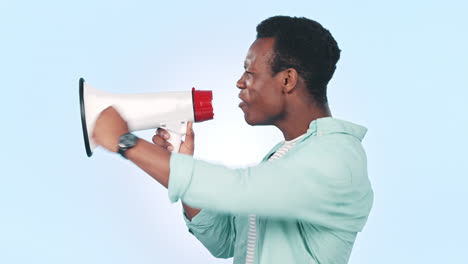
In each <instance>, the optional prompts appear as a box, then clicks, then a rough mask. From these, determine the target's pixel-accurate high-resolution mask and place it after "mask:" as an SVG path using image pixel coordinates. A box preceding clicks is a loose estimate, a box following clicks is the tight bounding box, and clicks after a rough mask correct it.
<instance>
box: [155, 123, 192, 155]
mask: <svg viewBox="0 0 468 264" xmlns="http://www.w3.org/2000/svg"><path fill="white" fill-rule="evenodd" d="M192 126H193V122H187V134H186V135H185V141H182V143H181V144H180V148H179V153H182V154H187V155H191V156H193V152H194V150H195V144H194V141H195V133H194V132H193V129H192ZM170 136H171V135H170V134H169V132H167V130H165V129H162V128H158V130H157V131H156V134H155V135H154V136H153V143H154V144H156V145H158V146H160V147H162V148H164V149H167V150H169V151H172V150H173V147H172V144H171V143H169V142H167V140H168V139H169V137H170Z"/></svg>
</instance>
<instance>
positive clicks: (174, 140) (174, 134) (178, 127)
mask: <svg viewBox="0 0 468 264" xmlns="http://www.w3.org/2000/svg"><path fill="white" fill-rule="evenodd" d="M161 127H162V128H164V129H166V130H167V132H169V134H170V136H169V139H168V140H167V141H168V142H169V143H171V145H172V147H173V149H172V152H175V153H177V152H179V148H180V144H181V143H182V137H183V136H184V135H185V134H187V122H185V121H180V122H172V121H171V122H168V123H166V124H163V125H161Z"/></svg>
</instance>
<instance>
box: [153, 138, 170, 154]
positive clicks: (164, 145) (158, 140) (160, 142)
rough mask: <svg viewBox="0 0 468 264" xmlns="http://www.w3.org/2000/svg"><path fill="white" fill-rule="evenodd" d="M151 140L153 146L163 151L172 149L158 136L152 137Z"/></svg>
mask: <svg viewBox="0 0 468 264" xmlns="http://www.w3.org/2000/svg"><path fill="white" fill-rule="evenodd" d="M152 140H153V143H154V144H156V145H158V146H160V147H161V148H165V149H168V150H171V149H172V144H171V143H169V142H167V140H165V139H163V138H162V137H161V136H159V135H154V136H153V138H152Z"/></svg>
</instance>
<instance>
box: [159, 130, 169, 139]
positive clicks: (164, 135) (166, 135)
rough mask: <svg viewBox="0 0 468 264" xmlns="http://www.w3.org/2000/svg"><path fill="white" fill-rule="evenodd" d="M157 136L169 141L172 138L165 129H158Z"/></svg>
mask: <svg viewBox="0 0 468 264" xmlns="http://www.w3.org/2000/svg"><path fill="white" fill-rule="evenodd" d="M156 134H157V135H159V136H160V137H162V138H164V139H169V137H170V136H171V135H170V134H169V132H167V130H166V129H164V128H158V130H156Z"/></svg>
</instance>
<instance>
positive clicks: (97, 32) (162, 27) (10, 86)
mask: <svg viewBox="0 0 468 264" xmlns="http://www.w3.org/2000/svg"><path fill="white" fill-rule="evenodd" d="M409 2H410V1H379V3H377V1H341V2H340V1H281V2H280V1H277V2H276V1H265V2H259V1H233V2H223V1H187V2H182V1H164V2H163V1H118V0H114V1H87V0H86V1H85V0H82V1H13V0H11V1H9V0H0V76H1V80H0V82H1V85H0V87H1V103H0V107H1V109H0V110H1V124H2V129H1V142H0V146H1V151H0V153H1V154H0V155H1V159H0V160H1V170H0V263H8V264H10V263H15V264H16V263H44V264H45V263H47V264H56V263H57V264H58V263H67V264H71V263H77V264H78V263H80V264H81V263H88V264H94V263H96V264H97V263H99V264H102V263H112V264H121V263H122V264H124V263H125V264H128V263H141V264H144V263H194V264H197V263H200V264H201V263H232V259H230V260H221V259H215V258H213V257H212V256H211V255H210V254H209V252H208V251H207V250H206V249H204V248H203V246H202V245H201V244H200V243H199V242H198V241H197V240H196V239H195V238H194V237H193V236H192V235H191V234H189V233H188V232H187V228H186V227H185V224H184V222H183V220H182V215H181V212H182V208H181V206H180V203H177V204H170V203H169V200H168V197H167V191H166V190H165V189H164V188H163V187H162V186H160V185H159V184H158V183H157V182H155V181H154V180H152V178H150V177H149V176H148V175H146V174H145V173H143V172H142V171H140V170H139V169H138V168H137V167H136V166H134V165H133V164H131V163H129V162H128V161H126V160H123V159H122V158H120V157H119V156H118V155H114V154H110V153H107V152H106V151H103V150H102V149H99V150H97V151H96V152H95V155H94V156H93V157H92V158H88V157H87V156H86V154H85V150H84V146H83V139H82V134H81V133H82V132H81V124H80V113H79V104H78V79H79V78H80V77H84V78H85V79H86V81H87V82H88V83H89V84H91V85H93V86H94V87H96V88H98V89H102V90H105V91H109V92H116V93H117V92H118V93H120V92H122V93H137V92H158V91H188V90H190V89H191V88H192V87H193V86H195V87H196V88H197V89H207V90H213V93H214V107H215V119H214V120H213V121H209V122H205V123H200V124H196V125H195V131H196V135H197V136H196V156H197V157H198V158H201V159H206V160H211V161H214V162H217V163H222V164H226V165H229V166H233V167H238V166H247V165H252V164H255V163H257V162H258V161H259V160H260V159H261V158H262V156H263V155H264V154H265V152H266V151H268V150H269V149H270V147H272V146H273V145H274V144H275V143H277V142H278V141H279V140H281V139H282V137H281V134H280V133H279V132H278V131H277V130H276V129H274V128H272V127H249V126H248V125H246V124H245V122H244V120H243V115H242V112H241V111H240V109H239V108H238V107H237V105H238V103H239V99H238V98H237V93H238V91H237V88H236V87H235V82H236V80H237V79H238V77H240V75H241V73H242V71H243V60H244V57H245V54H246V51H247V49H248V47H249V46H250V44H251V42H252V41H253V40H254V38H255V26H256V25H257V24H258V23H259V22H260V21H261V20H263V19H265V18H267V17H269V16H273V15H278V14H284V15H293V16H306V17H309V18H312V19H315V20H317V21H319V22H320V23H322V24H323V25H324V26H325V27H326V28H328V29H330V31H331V32H332V34H333V35H334V36H335V38H336V39H337V41H338V43H339V46H340V48H341V49H342V57H341V60H340V61H339V63H338V69H337V72H336V73H335V77H334V78H333V80H332V82H331V83H330V85H329V100H330V105H331V109H332V112H333V115H334V116H335V117H337V118H341V119H346V120H349V121H353V122H356V123H359V124H362V125H364V126H366V127H368V129H369V132H368V134H367V136H366V138H365V139H364V142H363V144H364V146H365V148H366V150H367V153H368V160H369V175H370V178H371V181H372V183H373V187H374V190H375V203H374V208H373V210H372V213H371V215H370V218H369V221H368V224H367V226H366V227H365V229H364V231H363V232H362V233H361V234H360V235H359V236H358V240H357V241H356V244H355V248H354V251H353V253H352V256H351V260H350V263H354V264H368V263H369V264H375V263H379V264H386V263H392V264H393V263H425V264H428V263H468V257H467V254H466V250H467V249H468V242H467V240H466V237H467V236H468V231H467V227H466V225H467V223H468V214H467V209H468V207H467V205H466V202H467V201H468V195H467V193H468V179H467V178H468V173H467V170H468V155H467V154H466V153H467V148H468V143H467V140H466V136H467V135H468V117H467V116H468V107H467V99H468V92H467V88H468V77H467V76H468V55H467V47H468V34H467V27H468V19H467V18H466V12H467V11H468V5H467V4H465V3H464V1H411V3H409ZM153 132H154V131H143V132H139V133H138V134H139V135H140V136H142V137H146V138H147V139H150V138H151V135H152V134H153ZM285 176H286V175H285Z"/></svg>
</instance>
